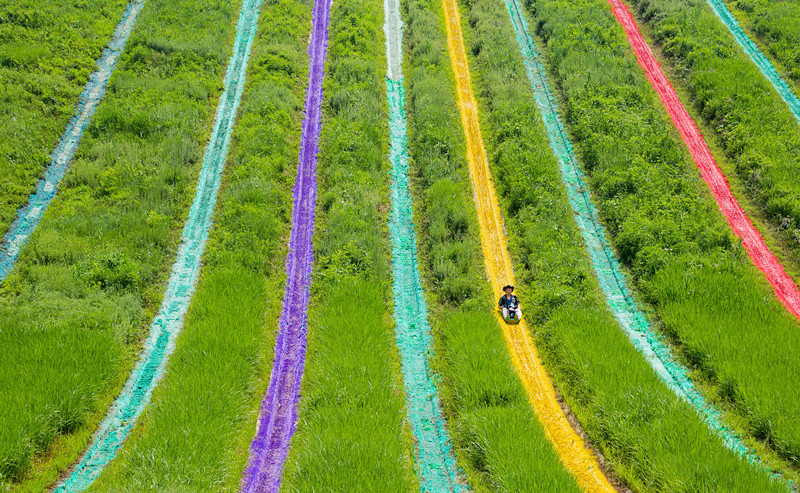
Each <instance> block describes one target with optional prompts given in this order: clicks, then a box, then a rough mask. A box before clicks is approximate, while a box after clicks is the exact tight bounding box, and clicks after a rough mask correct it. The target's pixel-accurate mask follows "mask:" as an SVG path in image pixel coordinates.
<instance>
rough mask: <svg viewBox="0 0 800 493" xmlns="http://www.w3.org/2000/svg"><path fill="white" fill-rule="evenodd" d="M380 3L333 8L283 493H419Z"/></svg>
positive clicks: (352, 2)
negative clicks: (301, 366)
mask: <svg viewBox="0 0 800 493" xmlns="http://www.w3.org/2000/svg"><path fill="white" fill-rule="evenodd" d="M382 23H383V11H382V2H381V1H380V0H369V1H363V0H342V1H336V2H334V3H333V8H332V10H331V21H330V38H329V39H330V41H329V45H328V46H329V52H328V61H327V64H326V67H325V81H324V98H325V99H324V102H323V106H322V109H323V122H322V133H321V136H320V154H319V166H318V174H319V197H320V200H319V201H318V206H317V214H318V217H317V228H316V232H315V235H314V257H315V265H314V277H313V282H312V286H311V290H312V291H311V302H310V310H309V312H310V313H309V327H308V354H307V357H306V369H305V376H304V377H303V386H302V389H301V394H300V395H301V399H300V405H299V406H300V409H299V413H298V416H299V418H298V425H297V432H296V433H295V436H294V438H293V439H292V445H291V448H290V450H289V455H288V457H287V459H286V465H285V469H284V473H283V490H284V491H376V492H383V491H417V490H419V485H418V482H417V479H416V477H415V476H414V469H413V459H412V443H411V435H410V429H409V427H408V425H407V424H406V422H405V415H406V413H405V406H404V404H405V400H404V397H403V382H402V379H401V377H400V360H399V355H398V352H397V348H396V346H395V338H394V331H393V327H392V322H391V315H390V313H389V311H388V309H387V306H388V307H390V305H391V301H390V300H391V281H390V279H391V277H390V276H391V271H390V268H389V244H388V238H387V236H388V231H387V228H386V219H387V218H386V215H387V210H388V171H389V163H388V160H387V158H386V156H387V154H388V128H387V108H386V103H385V100H384V96H383V95H384V84H383V79H382V74H384V73H386V65H385V61H384V59H383V52H384V50H383V46H384V42H383V34H382V33H383V30H382Z"/></svg>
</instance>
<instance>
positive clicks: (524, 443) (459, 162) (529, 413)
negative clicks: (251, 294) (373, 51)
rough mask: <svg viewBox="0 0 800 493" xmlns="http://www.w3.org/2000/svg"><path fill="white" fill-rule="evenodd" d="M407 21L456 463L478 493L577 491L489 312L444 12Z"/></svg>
mask: <svg viewBox="0 0 800 493" xmlns="http://www.w3.org/2000/svg"><path fill="white" fill-rule="evenodd" d="M404 17H405V19H404V20H405V22H407V25H406V33H405V43H406V47H407V49H406V57H405V60H406V67H404V72H405V73H406V74H407V76H406V81H407V84H408V92H407V95H408V108H407V110H408V117H409V134H410V138H409V144H410V151H411V156H412V159H413V163H412V168H413V169H414V170H415V172H416V176H415V177H414V181H415V187H414V192H415V196H416V198H417V200H416V202H415V210H416V218H415V219H416V223H417V226H418V228H419V233H420V234H419V245H418V247H419V254H420V259H421V268H422V272H423V276H424V282H425V284H426V291H427V293H428V298H429V300H428V306H429V308H430V312H431V325H432V326H433V329H434V342H435V347H436V353H435V354H434V357H433V358H434V359H433V364H434V366H435V368H436V370H437V373H439V374H440V375H442V382H441V384H440V393H441V400H442V404H443V407H444V410H445V413H446V416H447V417H448V425H449V427H450V430H451V434H452V437H453V445H454V449H455V451H456V454H457V458H458V460H459V463H460V465H461V466H462V467H463V468H464V470H465V472H466V474H467V476H468V478H469V482H470V485H471V486H472V487H473V488H474V489H475V490H476V491H509V492H518V491H520V492H521V491H578V490H579V488H578V486H577V484H576V483H575V480H574V478H573V477H572V476H571V475H570V474H569V472H567V471H566V469H564V467H563V465H562V464H561V462H560V461H559V458H558V456H557V455H556V453H555V451H554V450H553V447H552V445H551V444H550V442H549V441H548V440H547V438H546V437H545V436H544V432H543V429H542V426H541V424H540V423H539V421H538V419H537V417H536V415H535V412H534V410H533V408H532V407H531V405H530V403H529V402H528V397H527V394H526V393H525V390H524V388H523V386H522V383H521V382H520V380H519V377H518V376H517V374H516V371H515V370H514V367H513V365H512V363H511V359H510V355H509V352H508V347H507V345H506V341H505V339H504V337H503V333H502V331H501V329H500V327H499V326H498V325H497V320H496V318H495V317H494V316H493V313H492V312H493V310H494V306H495V300H493V299H492V297H493V295H492V292H491V289H490V287H489V284H488V283H487V281H486V274H485V271H484V267H483V259H482V257H481V252H480V240H479V238H478V224H477V217H476V215H475V205H474V202H473V200H472V185H471V184H470V179H469V173H468V171H467V162H466V157H465V153H466V149H465V144H464V133H463V128H462V126H461V120H460V117H459V113H458V107H457V106H456V94H455V87H454V82H453V80H452V68H451V65H450V60H449V57H448V53H447V44H446V43H447V37H446V33H445V26H444V15H443V12H442V7H441V3H440V2H439V1H438V0H410V1H408V2H407V3H406V4H405V12H404ZM484 130H486V128H484Z"/></svg>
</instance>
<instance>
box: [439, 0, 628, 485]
mask: <svg viewBox="0 0 800 493" xmlns="http://www.w3.org/2000/svg"><path fill="white" fill-rule="evenodd" d="M442 5H443V6H444V12H445V21H446V24H447V46H448V48H449V50H450V60H451V62H452V65H453V71H454V72H455V76H456V86H457V90H458V105H459V108H460V110H461V122H462V124H463V125H464V133H465V135H466V137H467V161H468V162H469V173H470V177H471V178H472V186H473V189H474V199H475V205H476V208H477V211H478V222H479V223H480V233H481V248H482V250H483V257H484V259H485V262H486V271H487V272H488V273H489V277H490V279H491V283H492V290H493V292H494V296H495V299H499V298H500V296H501V295H502V290H501V288H502V286H503V285H505V284H514V272H513V270H512V266H511V257H510V256H509V254H508V250H507V249H506V243H507V240H506V236H505V233H504V231H503V219H502V216H501V213H500V207H499V205H498V203H497V196H496V195H495V191H494V184H493V183H492V176H491V172H490V170H489V163H488V160H487V157H486V149H485V148H484V147H483V137H482V136H481V129H480V123H479V120H478V104H477V102H476V101H475V96H474V95H473V94H472V83H471V82H470V75H469V66H468V64H467V56H466V52H465V50H464V39H463V34H462V32H461V15H460V13H459V9H458V2H457V0H442ZM497 321H498V323H499V324H500V326H501V327H502V328H503V334H504V335H505V337H506V342H507V343H508V348H509V350H510V351H511V359H512V361H513V363H514V366H515V367H516V368H517V371H518V372H519V376H520V378H521V379H522V383H523V384H524V386H525V389H526V390H527V392H528V396H529V398H530V401H531V404H532V405H533V407H534V409H535V410H536V414H537V416H538V417H539V421H540V422H541V423H542V426H543V427H544V430H545V434H546V435H547V437H548V438H549V439H550V441H551V442H552V443H553V446H554V447H555V450H556V452H558V455H559V456H560V457H561V461H562V462H563V463H564V466H565V467H566V468H567V469H568V470H569V471H570V472H571V473H572V474H573V475H574V476H575V477H576V478H577V480H578V484H579V485H580V486H581V488H583V489H584V490H585V491H614V488H613V487H612V486H611V484H609V482H608V480H607V479H606V477H605V476H604V475H603V472H602V471H601V469H600V466H599V465H598V463H597V461H596V460H595V458H594V456H593V455H592V452H591V451H590V450H589V449H587V448H586V446H585V444H584V442H583V439H582V438H581V437H579V436H578V434H577V433H575V430H573V429H572V427H571V426H570V424H569V422H568V421H567V418H566V416H565V415H564V413H563V412H562V410H561V407H560V406H559V403H558V400H557V399H556V394H555V390H554V389H553V383H552V382H551V380H550V377H549V376H548V375H547V372H546V371H545V369H544V367H543V366H542V363H541V361H540V359H539V353H538V351H537V350H536V347H535V346H534V344H533V340H532V339H531V336H530V334H529V332H528V327H527V325H526V324H525V320H524V319H523V320H522V321H521V322H520V323H519V325H508V324H506V323H505V322H504V321H503V319H502V318H501V317H500V316H499V315H497Z"/></svg>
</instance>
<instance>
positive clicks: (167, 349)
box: [56, 0, 262, 493]
mask: <svg viewBox="0 0 800 493" xmlns="http://www.w3.org/2000/svg"><path fill="white" fill-rule="evenodd" d="M261 1H262V0H244V2H243V3H242V9H241V13H240V15H239V22H238V24H237V26H236V41H235V42H234V46H233V54H232V55H231V59H230V62H229V64H228V71H227V74H226V75H225V81H224V84H225V90H224V91H223V93H222V96H221V98H220V101H219V106H218V107H217V114H216V118H215V120H214V128H213V131H212V132H211V138H210V140H209V143H208V145H207V146H206V151H205V155H204V156H203V167H202V170H201V172H200V178H199V180H198V183H197V191H196V193H195V196H194V202H193V203H192V207H191V209H190V210H189V218H188V220H187V221H186V224H185V225H184V228H183V234H182V236H181V244H180V246H179V247H178V256H177V258H176V260H175V263H174V264H173V265H172V271H171V272H170V277H169V281H168V282H167V290H166V292H165V293H164V299H163V301H162V304H161V308H160V309H159V311H158V314H157V315H156V317H155V319H154V320H153V323H152V325H151V326H150V335H149V336H148V338H147V340H146V341H145V344H144V349H143V351H142V355H141V356H140V358H139V361H138V362H137V363H136V367H135V368H134V370H133V372H132V373H131V375H130V376H129V377H128V380H127V381H126V382H125V386H124V387H123V389H122V392H121V393H120V395H119V396H118V397H117V399H116V400H115V401H114V404H113V405H112V407H111V409H110V410H109V412H108V414H107V416H106V418H105V419H104V420H103V422H102V423H101V424H100V428H99V430H98V431H97V433H96V434H95V436H94V440H93V442H92V444H91V445H90V446H89V448H88V450H87V451H86V453H85V454H84V456H83V457H82V458H81V460H80V462H78V464H77V465H76V466H75V468H74V469H73V470H72V473H71V474H70V475H69V477H68V478H67V479H66V481H64V482H63V483H62V484H61V485H59V487H58V488H56V492H59V493H62V492H63V493H66V492H76V491H83V490H85V489H86V488H88V487H89V486H90V485H91V484H92V483H93V482H94V480H95V479H97V477H98V476H99V475H100V473H101V472H102V471H103V469H104V468H105V466H106V465H107V464H108V463H109V462H110V461H111V460H112V459H114V457H115V456H116V455H117V451H118V450H119V448H120V447H121V446H122V442H123V441H124V440H125V439H126V438H127V437H128V435H129V434H130V432H131V429H132V428H133V426H134V425H135V424H136V421H137V420H138V419H139V416H140V415H141V414H142V411H144V408H145V406H147V404H148V403H149V402H150V398H151V396H152V393H153V389H154V388H155V386H156V385H157V384H158V382H159V381H160V380H161V377H163V375H164V371H165V369H166V366H167V360H168V359H169V355H170V354H172V351H173V350H174V349H175V339H176V338H177V337H178V334H179V333H180V331H181V329H182V328H183V321H184V317H185V315H186V311H187V309H188V307H189V302H190V301H191V298H192V294H193V293H194V289H195V284H196V282H197V276H198V274H199V272H200V261H201V259H202V256H203V251H204V250H205V246H206V240H207V239H208V230H209V228H210V227H211V219H212V215H213V213H214V206H215V204H216V201H217V191H218V190H219V186H220V180H221V179H222V171H223V169H224V168H225V162H226V160H227V156H228V147H229V145H230V140H231V131H232V130H233V124H234V122H235V120H236V111H237V109H238V108H239V102H240V100H241V98H242V91H243V89H244V83H245V76H246V72H247V62H248V59H249V58H250V48H251V47H252V45H253V40H254V39H255V34H256V28H257V25H258V15H259V10H260V7H261Z"/></svg>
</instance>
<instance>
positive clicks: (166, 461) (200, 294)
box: [92, 0, 310, 492]
mask: <svg viewBox="0 0 800 493" xmlns="http://www.w3.org/2000/svg"><path fill="white" fill-rule="evenodd" d="M262 9H263V11H262V13H261V16H260V24H259V27H258V32H257V35H256V40H255V42H254V45H253V52H252V54H251V61H250V70H249V77H248V80H249V83H248V85H247V87H246V88H245V93H244V96H243V99H242V111H241V116H240V118H239V122H238V123H237V127H236V130H235V133H234V142H235V143H234V145H233V146H232V149H231V151H232V152H231V158H229V163H228V169H227V171H226V174H225V185H224V188H223V189H222V190H221V194H220V205H219V210H218V211H217V214H216V216H215V226H214V229H213V232H212V234H211V237H210V241H209V246H208V254H207V255H206V258H205V266H204V270H203V274H202V277H201V280H200V283H199V286H198V290H197V293H196V294H195V297H194V300H193V302H192V306H191V308H190V311H189V314H188V316H187V321H186V326H185V328H184V330H183V332H182V334H181V336H180V338H179V339H178V344H177V348H176V350H175V353H174V354H173V356H172V358H171V361H170V364H169V366H168V369H167V374H166V376H165V378H164V381H163V383H162V384H161V386H160V387H159V388H158V389H157V390H156V392H155V394H154V398H153V403H152V405H151V408H150V410H149V411H148V412H147V413H146V414H145V415H144V416H143V418H142V421H141V423H140V425H139V428H138V429H137V430H136V431H135V432H134V434H133V436H132V437H131V439H129V440H128V442H127V443H126V444H125V445H124V447H123V448H122V450H121V451H120V453H119V456H118V458H117V459H116V460H115V461H114V462H112V463H111V465H110V467H109V469H108V471H107V472H106V473H104V474H103V475H102V476H100V478H99V479H98V481H97V483H95V485H94V486H93V487H92V491H109V492H123V491H131V492H134V491H136V492H139V491H165V490H170V491H171V490H180V491H187V490H188V491H238V487H239V482H240V480H241V475H242V471H243V469H244V466H245V462H246V460H247V451H248V450H249V444H250V441H251V440H252V435H253V429H254V427H255V420H256V417H257V409H258V406H259V402H260V401H261V397H262V395H263V392H264V391H265V389H266V384H267V379H268V378H269V374H270V369H271V361H272V351H273V343H274V334H275V328H276V326H277V318H278V311H279V310H280V301H281V296H282V293H283V282H284V277H285V276H284V257H285V254H286V251H285V250H286V245H285V238H286V236H287V234H288V229H289V222H290V217H289V216H290V212H291V187H292V184H293V183H292V177H293V176H294V173H292V172H291V170H292V169H293V168H294V167H295V166H296V165H297V153H298V141H299V135H300V120H301V118H302V109H303V104H302V101H303V94H304V90H305V88H304V86H305V82H306V78H307V77H306V73H305V70H306V67H307V66H308V60H307V58H308V57H307V55H306V50H305V48H306V43H307V36H308V26H309V23H310V20H309V19H310V10H309V8H308V5H307V4H306V3H304V2H300V1H297V0H281V1H278V2H272V3H270V4H268V5H265V6H264V7H262ZM287 144H288V145H287Z"/></svg>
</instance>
